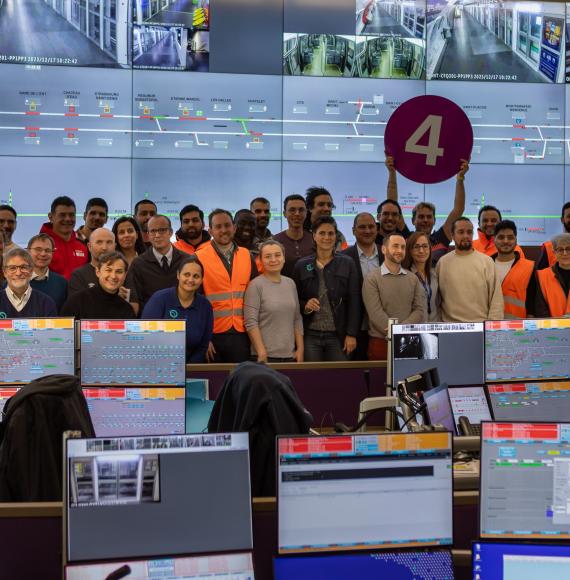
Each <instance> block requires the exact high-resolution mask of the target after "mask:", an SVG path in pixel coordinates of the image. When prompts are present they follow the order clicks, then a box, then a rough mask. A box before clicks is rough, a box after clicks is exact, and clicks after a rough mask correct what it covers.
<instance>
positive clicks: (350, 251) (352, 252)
mask: <svg viewBox="0 0 570 580" xmlns="http://www.w3.org/2000/svg"><path fill="white" fill-rule="evenodd" d="M376 247H377V248H378V263H379V264H380V265H382V263H383V262H384V254H382V249H381V247H380V246H378V244H376ZM342 254H344V255H345V256H348V257H349V258H352V261H353V262H354V265H355V266H356V272H357V274H358V282H359V283H360V287H361V288H362V284H363V283H364V275H363V274H362V266H361V265H360V256H359V255H358V248H357V247H356V244H354V246H348V248H346V250H343V252H342ZM363 304H364V302H363Z"/></svg>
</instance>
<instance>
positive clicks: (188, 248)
mask: <svg viewBox="0 0 570 580" xmlns="http://www.w3.org/2000/svg"><path fill="white" fill-rule="evenodd" d="M209 243H210V240H207V241H205V242H200V243H199V244H198V247H194V246H193V245H192V244H189V243H188V242H185V241H184V240H176V241H175V242H174V243H173V244H172V245H173V246H174V247H175V248H178V249H179V250H180V251H181V252H184V253H185V254H190V255H192V254H195V253H196V252H197V251H198V250H200V249H201V248H203V247H204V246H205V245H206V244H209Z"/></svg>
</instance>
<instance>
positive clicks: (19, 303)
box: [6, 286, 32, 312]
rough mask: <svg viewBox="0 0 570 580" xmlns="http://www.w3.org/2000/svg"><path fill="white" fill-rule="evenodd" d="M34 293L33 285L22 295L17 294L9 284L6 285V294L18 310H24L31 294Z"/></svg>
mask: <svg viewBox="0 0 570 580" xmlns="http://www.w3.org/2000/svg"><path fill="white" fill-rule="evenodd" d="M31 295H32V287H31V286H28V289H27V290H26V291H25V292H24V293H23V294H22V296H21V297H19V296H16V294H14V292H12V290H10V288H9V287H8V286H7V287H6V296H7V297H8V300H9V301H10V304H12V306H13V307H14V308H15V309H16V311H17V312H22V310H24V308H25V306H26V304H27V303H28V300H29V299H30V296H31Z"/></svg>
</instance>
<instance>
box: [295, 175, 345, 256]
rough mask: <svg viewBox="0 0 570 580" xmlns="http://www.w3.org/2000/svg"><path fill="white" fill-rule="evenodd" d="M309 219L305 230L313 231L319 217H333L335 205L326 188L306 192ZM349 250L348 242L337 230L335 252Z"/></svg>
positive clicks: (306, 221)
mask: <svg viewBox="0 0 570 580" xmlns="http://www.w3.org/2000/svg"><path fill="white" fill-rule="evenodd" d="M306 203H307V212H308V214H307V219H306V220H305V229H307V230H309V231H310V232H311V231H313V224H314V223H315V221H316V220H317V218H318V217H321V216H329V217H332V212H333V209H335V207H336V206H335V204H334V201H333V198H332V195H331V194H330V193H329V191H328V190H327V189H325V188H324V187H315V186H313V187H309V189H307V192H306ZM346 248H348V242H347V241H346V238H345V237H344V235H343V233H342V232H341V231H340V230H337V236H336V248H335V251H337V252H340V251H341V250H346Z"/></svg>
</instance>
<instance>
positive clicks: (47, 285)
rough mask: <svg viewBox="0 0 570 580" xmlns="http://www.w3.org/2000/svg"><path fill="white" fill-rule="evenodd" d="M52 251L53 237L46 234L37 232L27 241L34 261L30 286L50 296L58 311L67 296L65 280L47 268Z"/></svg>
mask: <svg viewBox="0 0 570 580" xmlns="http://www.w3.org/2000/svg"><path fill="white" fill-rule="evenodd" d="M53 251H54V246H53V239H52V238H51V237H50V236H48V235H47V234H37V235H36V236H33V237H32V238H30V241H29V242H28V252H30V255H31V256H32V262H33V263H34V270H33V272H32V279H31V280H30V286H31V287H32V288H33V289H34V290H39V291H40V292H43V293H44V294H47V295H48V296H50V297H51V299H52V300H53V301H54V302H55V305H56V306H57V311H58V312H59V311H60V310H61V307H62V306H63V304H64V302H65V300H66V298H67V280H66V279H65V278H64V277H63V276H60V275H59V274H56V273H55V272H51V271H50V269H49V265H50V263H51V259H52V257H53Z"/></svg>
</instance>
